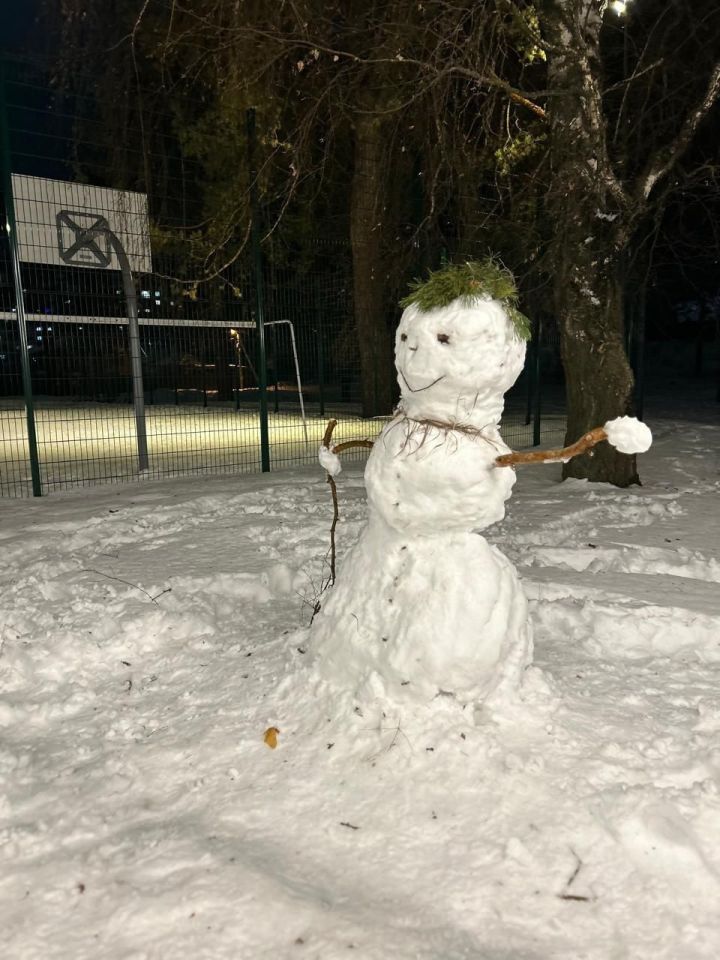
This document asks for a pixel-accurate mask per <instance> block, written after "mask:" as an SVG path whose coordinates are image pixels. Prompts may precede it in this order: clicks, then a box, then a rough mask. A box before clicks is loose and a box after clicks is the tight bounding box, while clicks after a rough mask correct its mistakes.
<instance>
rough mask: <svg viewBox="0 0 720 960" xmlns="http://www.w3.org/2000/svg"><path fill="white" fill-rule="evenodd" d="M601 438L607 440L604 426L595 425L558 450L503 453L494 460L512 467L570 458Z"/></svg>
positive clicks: (500, 464) (498, 464) (561, 460)
mask: <svg viewBox="0 0 720 960" xmlns="http://www.w3.org/2000/svg"><path fill="white" fill-rule="evenodd" d="M601 440H607V433H606V431H605V428H604V427H595V429H594V430H591V431H590V432H589V433H586V434H585V435H584V436H582V437H580V439H579V440H577V441H576V442H575V443H572V444H570V446H569V447H562V448H561V449H559V450H531V451H529V452H528V453H515V452H514V451H513V453H505V454H503V456H502V457H498V458H497V459H496V460H495V464H496V466H498V467H514V466H515V465H516V464H518V463H553V462H555V463H557V462H563V461H565V460H572V458H573V457H577V456H579V455H580V454H581V453H585V451H586V450H590V449H591V448H592V447H594V446H595V444H597V443H600V441H601Z"/></svg>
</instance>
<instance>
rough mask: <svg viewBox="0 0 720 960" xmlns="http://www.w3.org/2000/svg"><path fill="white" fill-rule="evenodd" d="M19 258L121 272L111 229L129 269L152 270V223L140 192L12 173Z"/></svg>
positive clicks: (143, 196) (35, 261)
mask: <svg viewBox="0 0 720 960" xmlns="http://www.w3.org/2000/svg"><path fill="white" fill-rule="evenodd" d="M12 190H13V199H14V201H15V219H16V221H17V233H18V243H19V246H20V259H21V260H23V261H26V262H30V263H51V264H55V265H56V266H74V267H95V268H96V269H103V268H107V269H110V270H119V269H120V264H119V263H118V260H117V257H116V255H115V253H114V251H113V249H112V246H111V244H110V238H109V236H108V231H112V232H113V233H114V234H115V236H116V237H117V238H118V239H119V241H120V243H121V244H122V246H123V247H124V249H125V252H126V253H127V255H128V260H129V261H130V268H131V269H132V270H133V271H134V272H136V273H151V272H152V263H151V259H150V222H149V218H148V206H147V197H146V195H145V194H144V193H131V192H130V191H126V190H108V189H106V188H105V187H93V186H91V185H89V184H87V183H70V182H68V181H65V180H45V179H44V178H42V177H26V176H24V175H22V174H16V173H14V174H13V176H12Z"/></svg>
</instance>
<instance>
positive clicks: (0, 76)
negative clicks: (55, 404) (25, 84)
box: [0, 63, 42, 497]
mask: <svg viewBox="0 0 720 960" xmlns="http://www.w3.org/2000/svg"><path fill="white" fill-rule="evenodd" d="M0 153H1V154H2V187H3V193H4V195H5V230H6V232H7V237H8V243H9V245H10V259H11V260H12V270H13V284H14V287H15V308H16V313H17V322H18V333H19V336H20V369H21V371H22V383H23V395H24V398H25V419H26V422H27V434H28V451H29V454H30V476H31V477H32V492H33V496H34V497H40V496H42V482H41V480H40V458H39V456H38V446H37V431H36V429H35V404H34V401H33V391H32V370H31V369H30V353H29V350H28V337H27V319H26V313H25V297H24V295H23V286H22V272H21V269H20V246H19V244H18V236H17V221H16V219H15V202H14V199H13V191H12V164H11V159H10V127H9V123H8V115H7V97H6V92H5V64H4V63H0Z"/></svg>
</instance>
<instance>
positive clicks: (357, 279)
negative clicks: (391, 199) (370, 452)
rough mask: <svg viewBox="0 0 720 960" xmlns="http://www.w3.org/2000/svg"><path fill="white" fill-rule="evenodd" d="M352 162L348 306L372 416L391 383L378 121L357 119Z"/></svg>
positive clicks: (386, 407)
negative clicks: (350, 297) (350, 305)
mask: <svg viewBox="0 0 720 960" xmlns="http://www.w3.org/2000/svg"><path fill="white" fill-rule="evenodd" d="M354 161H355V164H354V171H353V179H352V191H351V198H350V241H351V246H352V260H353V305H354V314H355V326H356V330H357V338H358V354H359V359H360V381H361V396H362V407H363V416H366V417H375V416H383V415H385V414H389V413H391V412H392V407H393V382H394V374H393V364H392V335H391V331H390V329H389V326H388V322H387V317H386V283H385V275H386V272H387V271H386V269H385V266H384V264H383V255H382V246H383V240H384V237H383V229H384V222H383V221H384V216H383V215H384V208H385V204H384V198H383V192H384V183H385V179H386V178H385V177H384V142H383V130H382V121H381V120H379V119H378V118H377V117H373V116H360V117H359V118H358V119H357V121H356V123H355V146H354Z"/></svg>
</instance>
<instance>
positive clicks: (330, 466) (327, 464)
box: [318, 446, 342, 477]
mask: <svg viewBox="0 0 720 960" xmlns="http://www.w3.org/2000/svg"><path fill="white" fill-rule="evenodd" d="M318 460H319V461H320V466H321V467H324V468H325V469H326V470H327V472H328V473H329V474H330V476H331V477H336V476H337V475H338V474H339V473H340V471H341V470H342V462H341V461H340V457H339V456H338V455H337V454H336V453H333V452H332V450H329V449H328V448H327V447H326V446H321V447H320V452H319V454H318Z"/></svg>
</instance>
